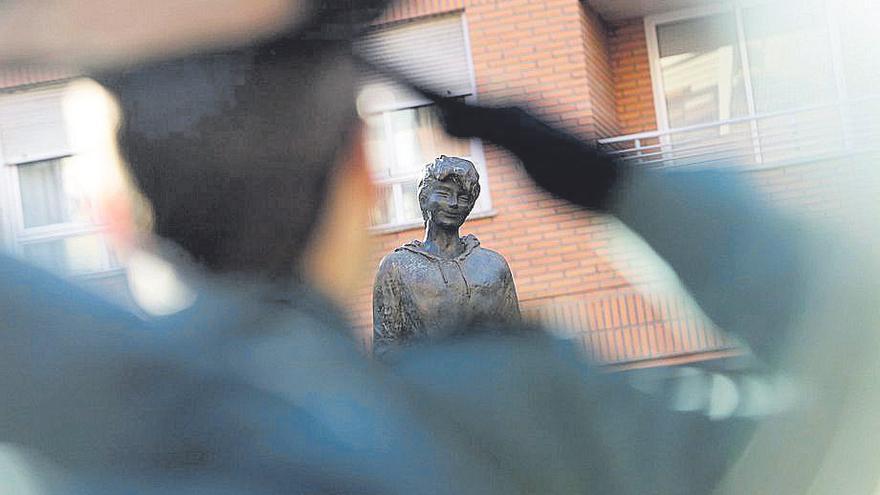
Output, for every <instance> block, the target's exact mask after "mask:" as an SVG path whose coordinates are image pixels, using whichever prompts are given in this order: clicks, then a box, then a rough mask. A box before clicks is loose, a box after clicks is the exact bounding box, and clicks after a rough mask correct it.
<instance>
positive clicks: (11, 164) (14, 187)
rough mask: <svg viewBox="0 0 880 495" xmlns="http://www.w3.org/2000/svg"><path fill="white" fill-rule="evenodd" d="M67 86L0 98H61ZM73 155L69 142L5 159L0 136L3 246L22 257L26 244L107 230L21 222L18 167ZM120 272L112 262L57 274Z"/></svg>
mask: <svg viewBox="0 0 880 495" xmlns="http://www.w3.org/2000/svg"><path fill="white" fill-rule="evenodd" d="M66 86H67V85H66V84H60V85H52V86H47V87H41V88H39V89H32V90H28V91H20V92H12V93H2V92H0V100H5V101H8V100H9V99H14V98H22V99H24V98H33V97H34V96H35V95H37V94H39V95H40V96H43V97H52V98H59V99H63V98H64V91H65V89H66ZM74 155H76V150H75V149H73V147H71V146H70V145H68V147H67V148H66V149H64V150H56V151H53V152H45V153H39V154H35V155H29V156H28V157H27V158H26V159H24V160H13V159H7V158H6V156H5V155H4V151H3V142H2V140H0V195H2V197H0V209H2V216H0V219H2V222H3V225H2V232H3V246H4V247H5V249H6V252H8V253H11V254H13V255H16V256H18V257H20V258H23V257H24V248H25V246H27V245H28V244H34V243H38V242H48V241H56V240H63V239H67V238H71V237H77V236H81V235H90V234H102V233H105V232H106V230H107V226H106V225H104V224H94V223H89V222H66V223H63V224H54V225H45V226H40V227H25V225H24V211H23V208H24V205H23V204H22V201H21V188H20V182H19V167H21V166H27V165H29V164H33V163H37V162H41V161H47V160H54V159H63V158H69V157H72V156H74ZM123 272H124V268H123V267H122V266H115V267H113V268H110V269H106V270H99V271H92V272H84V273H76V274H67V273H62V274H59V275H64V276H73V277H74V278H76V279H91V278H103V277H108V276H113V275H117V274H121V273H123Z"/></svg>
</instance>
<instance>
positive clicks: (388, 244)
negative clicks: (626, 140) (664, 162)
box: [353, 0, 727, 362]
mask: <svg viewBox="0 0 880 495" xmlns="http://www.w3.org/2000/svg"><path fill="white" fill-rule="evenodd" d="M444 15H452V16H462V17H463V18H464V19H465V25H466V26H467V36H468V37H469V46H470V50H471V57H472V63H473V72H474V78H475V81H476V84H475V86H476V93H477V97H478V98H479V100H480V101H481V102H489V103H491V102H493V101H504V100H515V101H518V102H525V103H526V104H528V105H529V107H530V108H531V109H532V110H534V111H535V112H537V113H538V114H539V115H541V116H542V117H543V118H544V119H546V120H547V121H549V122H552V123H553V124H554V125H556V126H560V127H563V128H565V129H567V130H569V131H571V132H573V133H576V134H578V135H581V136H584V137H587V138H599V137H608V136H615V135H619V134H628V133H632V132H641V131H649V130H653V129H655V128H656V117H655V115H654V99H653V95H652V89H651V88H652V86H651V74H650V71H649V65H648V53H647V45H646V40H645V28H644V22H643V20H642V19H641V18H638V19H628V20H623V21H613V22H608V21H605V20H603V19H602V18H601V17H600V16H599V14H598V13H597V12H596V11H595V10H594V9H593V8H591V7H590V6H589V5H588V4H585V3H582V2H579V1H577V0H546V1H545V0H542V1H516V0H511V1H500V2H499V1H481V0H473V1H463V0H462V1H401V2H398V3H396V4H395V5H394V7H393V8H392V9H391V10H390V11H389V12H388V13H387V15H386V16H385V18H384V19H382V20H381V22H380V26H379V28H380V29H382V28H383V27H386V26H391V27H392V28H393V27H394V26H397V25H400V23H413V24H418V23H420V22H423V23H430V22H431V19H432V18H434V17H436V16H444ZM484 158H485V168H486V172H487V174H488V183H489V187H488V191H489V193H490V194H491V202H492V213H491V214H489V215H487V216H483V217H482V218H478V219H474V220H470V221H468V222H467V223H466V224H465V225H464V226H463V228H462V231H463V233H464V232H467V233H473V234H475V235H476V236H477V237H478V238H479V239H480V241H481V242H482V243H483V245H485V246H487V247H489V248H491V249H494V250H496V251H498V252H500V253H501V254H503V255H504V256H505V257H506V258H507V260H508V262H509V264H510V266H511V270H512V272H513V275H514V278H515V281H516V284H517V290H518V293H519V297H520V303H521V306H522V309H523V311H524V313H525V314H527V315H529V316H530V317H533V318H537V319H540V320H543V321H545V322H547V323H549V324H550V325H553V326H555V327H561V328H562V329H563V331H565V332H566V333H568V334H569V335H571V334H575V336H576V338H580V339H582V340H583V342H584V344H585V345H586V346H587V348H588V349H589V350H590V352H592V353H593V354H594V355H596V357H598V358H599V359H602V360H606V361H610V362H620V361H633V360H643V359H652V358H660V357H670V356H677V355H683V354H691V353H694V352H702V351H705V352H709V353H711V355H715V354H716V352H717V351H719V350H721V349H726V348H727V343H726V342H725V341H724V339H722V338H721V337H720V336H718V335H716V334H714V333H713V332H712V331H711V330H709V329H708V328H707V325H706V324H705V323H704V322H703V321H702V320H700V319H699V317H697V316H696V315H694V314H692V313H691V310H690V308H688V307H687V305H686V303H685V302H684V301H683V300H681V299H680V297H679V296H674V297H669V296H666V295H659V296H656V297H648V296H645V295H643V294H639V293H638V292H637V291H635V290H634V288H633V286H632V285H631V282H632V281H633V278H634V277H635V278H638V277H639V275H640V274H639V270H638V269H637V268H635V266H637V265H635V266H634V268H635V269H634V270H631V271H630V272H629V273H622V270H623V271H626V266H627V262H626V260H625V259H621V257H620V256H617V257H616V259H615V260H614V261H615V262H612V259H611V257H610V255H611V254H612V247H611V243H612V242H613V239H612V238H613V237H614V236H615V227H614V226H613V222H612V220H611V219H610V218H608V217H606V216H603V215H600V214H595V213H590V212H586V211H583V210H581V209H579V208H577V207H574V206H571V205H568V204H564V203H563V202H560V201H558V200H556V199H554V198H552V197H550V196H548V195H547V194H545V193H543V192H542V191H540V190H537V189H536V188H535V187H534V186H533V185H532V183H531V182H530V180H529V179H528V178H527V177H526V176H525V175H524V174H523V173H522V172H521V171H519V170H518V169H517V168H516V163H515V160H514V159H512V158H511V157H510V156H509V155H507V154H506V153H505V152H504V151H502V150H499V149H496V148H493V147H491V146H488V145H486V146H485V147H484ZM422 235H423V232H422V228H421V226H417V227H414V228H409V229H404V230H398V231H396V232H390V233H387V232H386V233H377V234H376V236H375V248H374V250H373V257H372V259H371V265H370V266H371V267H375V266H378V263H379V260H380V259H381V257H382V256H383V255H384V254H385V253H388V252H389V251H391V250H393V249H394V248H395V247H398V246H400V245H401V244H403V243H405V242H408V241H410V240H412V239H414V238H420V237H421V236H422ZM369 275H372V271H370V272H369ZM370 299H371V290H370V281H368V280H365V281H364V288H363V290H362V291H361V296H360V298H359V299H358V302H357V305H356V306H355V307H354V308H353V309H354V318H355V321H356V323H357V326H358V328H360V329H361V330H362V331H363V339H364V341H365V343H366V344H367V345H368V343H369V338H370V331H371V330H370V325H371V320H370V318H371V316H370V308H371V303H370Z"/></svg>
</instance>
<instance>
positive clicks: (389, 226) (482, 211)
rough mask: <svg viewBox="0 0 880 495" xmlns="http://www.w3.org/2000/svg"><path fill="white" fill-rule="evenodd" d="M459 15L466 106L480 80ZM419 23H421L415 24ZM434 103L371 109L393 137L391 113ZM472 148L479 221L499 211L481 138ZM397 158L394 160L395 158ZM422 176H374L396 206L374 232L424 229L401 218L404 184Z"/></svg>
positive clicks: (473, 99) (409, 101) (401, 103)
mask: <svg viewBox="0 0 880 495" xmlns="http://www.w3.org/2000/svg"><path fill="white" fill-rule="evenodd" d="M458 15H459V19H460V21H461V23H462V33H463V37H464V45H465V46H464V49H465V54H466V57H467V61H466V63H467V67H468V70H469V79H470V81H469V84H470V92H469V93H467V94H460V95H453V96H455V97H462V98H464V101H465V102H466V103H476V102H477V82H476V77H475V75H474V62H473V58H472V52H471V41H470V33H469V31H468V23H467V18H466V16H465V13H464V12H461V13H460V14H458ZM414 22H418V21H414ZM431 103H432V102H431V101H430V100H427V99H424V98H418V97H412V98H410V99H407V100H396V101H394V102H393V103H386V104H379V105H375V106H371V108H370V115H374V116H375V115H381V116H382V121H383V125H384V126H385V135H386V136H391V135H392V132H391V131H392V129H391V112H395V111H399V110H407V109H413V108H418V107H422V106H426V105H430V104H431ZM384 146H385V156H389V157H393V156H394V152H393V149H392V147H393V144H392V142H391V141H390V140H386V141H385V143H384ZM469 149H470V155H469V156H466V157H461V158H466V159H469V160H471V161H472V162H473V163H474V166H475V167H476V168H477V172H479V174H480V197H479V198H478V199H477V204H476V205H475V206H474V211H473V212H472V213H471V214H470V215H469V216H468V219H469V220H473V219H477V218H485V217H489V216H493V215H495V211H494V210H493V209H492V195H491V193H490V191H489V176H488V171H487V167H486V157H485V154H484V153H483V144H482V142H481V141H480V140H479V139H470V140H469ZM392 159H393V158H392ZM421 176H422V170H420V169H413V171H412V173H408V174H405V175H400V176H395V177H387V176H384V175H382V174H374V175H373V181H374V183H375V184H376V185H377V186H378V187H383V186H389V185H390V186H392V187H393V193H392V194H393V195H394V199H393V207H392V211H391V215H392V216H393V217H394V219H393V220H392V221H390V222H388V223H384V224H380V225H374V226H371V227H370V231H371V232H373V233H391V232H399V231H403V230H409V229H413V228H416V227H421V226H422V225H424V222H423V221H422V220H421V219H419V220H413V219H406V218H401V217H402V214H403V210H402V207H401V205H402V203H403V190H402V185H403V184H404V183H407V182H411V181H413V180H418V179H420V178H421Z"/></svg>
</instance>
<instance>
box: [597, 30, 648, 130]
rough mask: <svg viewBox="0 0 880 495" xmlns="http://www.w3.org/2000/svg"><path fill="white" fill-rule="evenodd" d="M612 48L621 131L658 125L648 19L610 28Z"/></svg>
mask: <svg viewBox="0 0 880 495" xmlns="http://www.w3.org/2000/svg"><path fill="white" fill-rule="evenodd" d="M609 31H610V34H609V36H608V50H609V53H610V59H611V70H612V73H613V75H614V101H615V104H616V108H617V120H618V122H619V124H620V127H619V129H620V134H633V133H637V132H644V131H653V130H656V129H657V119H656V117H655V114H654V94H653V90H652V86H651V69H650V66H649V65H648V45H647V42H646V41H645V23H644V21H643V20H642V19H630V20H626V21H620V22H616V23H614V24H612V25H611V26H610V28H609Z"/></svg>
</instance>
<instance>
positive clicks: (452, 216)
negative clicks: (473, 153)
mask: <svg viewBox="0 0 880 495" xmlns="http://www.w3.org/2000/svg"><path fill="white" fill-rule="evenodd" d="M479 196H480V174H479V173H477V168H476V167H474V164H473V163H471V162H470V161H468V160H465V159H463V158H456V157H454V156H446V155H440V157H439V158H437V159H436V160H434V162H433V163H429V164H428V165H426V166H425V175H424V176H423V177H422V180H421V181H419V207H421V209H422V218H424V219H425V222H426V223H427V222H434V223H435V224H437V225H439V226H443V227H460V226H461V224H463V223H464V221H465V219H466V218H467V216H468V215H469V214H470V212H471V210H472V209H473V208H474V203H476V201H477V197H479Z"/></svg>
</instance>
